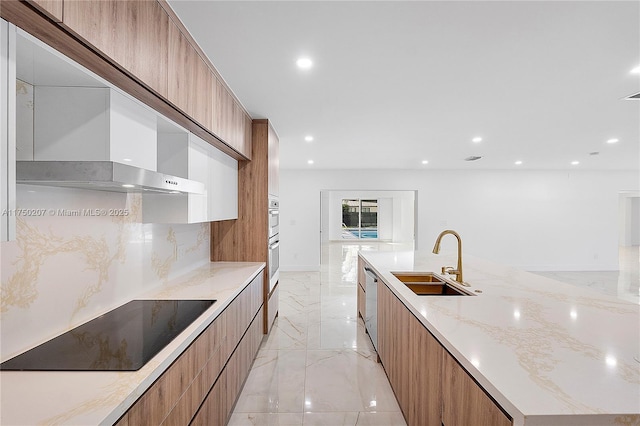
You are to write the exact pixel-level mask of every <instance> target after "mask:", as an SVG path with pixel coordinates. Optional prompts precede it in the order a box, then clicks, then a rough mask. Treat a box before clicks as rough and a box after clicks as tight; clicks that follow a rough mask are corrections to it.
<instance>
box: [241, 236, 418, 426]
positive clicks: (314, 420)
mask: <svg viewBox="0 0 640 426" xmlns="http://www.w3.org/2000/svg"><path fill="white" fill-rule="evenodd" d="M364 248H367V249H379V250H395V249H406V246H404V247H403V246H398V245H389V244H380V243H364V244H358V243H357V242H349V243H335V244H334V243H331V244H327V245H326V246H325V247H323V253H322V260H323V263H322V266H321V270H320V272H281V274H280V283H279V286H280V301H279V302H280V307H279V317H278V318H277V319H276V324H275V326H274V329H273V330H272V331H271V334H270V335H269V337H268V338H267V339H266V340H265V341H264V342H263V344H262V347H261V348H260V351H259V352H258V356H257V358H256V360H255V362H254V365H253V368H252V370H251V372H250V373H249V377H248V378H247V381H246V383H245V386H244V389H243V391H242V394H241V395H240V397H239V399H238V402H237V404H236V406H235V410H234V412H233V414H232V416H231V419H230V421H229V425H231V426H240V425H322V426H340V425H349V426H355V425H362V426H365V425H372V426H373V425H377V426H402V425H406V423H405V421H404V418H403V417H402V413H401V412H400V407H399V406H398V403H397V401H396V399H395V396H394V394H393V391H392V390H391V386H390V385H389V382H388V380H387V377H386V375H385V372H384V370H383V368H382V366H381V365H380V364H378V363H376V354H375V352H374V350H373V345H372V344H371V341H370V340H369V337H368V336H367V335H366V334H365V332H364V325H363V323H362V320H361V319H358V317H357V312H356V310H357V306H356V290H357V289H356V285H357V284H356V276H357V253H358V250H360V249H364Z"/></svg>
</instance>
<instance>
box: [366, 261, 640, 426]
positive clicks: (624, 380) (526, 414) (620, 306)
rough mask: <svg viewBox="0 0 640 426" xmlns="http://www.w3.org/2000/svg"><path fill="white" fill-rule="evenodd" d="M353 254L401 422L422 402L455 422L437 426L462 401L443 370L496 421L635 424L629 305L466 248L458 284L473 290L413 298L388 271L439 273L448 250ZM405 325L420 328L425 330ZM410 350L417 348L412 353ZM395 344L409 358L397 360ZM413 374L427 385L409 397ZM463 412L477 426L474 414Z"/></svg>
mask: <svg viewBox="0 0 640 426" xmlns="http://www.w3.org/2000/svg"><path fill="white" fill-rule="evenodd" d="M359 256H360V264H361V265H360V267H359V268H360V269H362V268H363V266H367V267H369V268H371V269H372V270H373V271H374V273H375V274H376V275H377V277H378V287H377V288H378V302H377V312H378V316H379V317H380V318H378V333H377V336H378V340H379V342H378V344H379V351H378V352H379V356H380V358H381V362H382V364H383V366H384V368H385V371H386V372H387V375H388V376H389V379H390V381H391V384H392V387H393V388H394V392H395V393H396V396H397V397H398V400H399V403H400V406H401V408H402V410H403V413H404V415H405V418H407V421H408V423H409V424H412V423H415V422H416V421H417V420H415V419H416V418H420V417H413V416H414V415H415V413H416V412H417V411H420V409H422V407H423V406H428V405H429V404H431V410H430V411H434V409H437V410H440V412H439V413H438V416H436V418H435V419H433V422H434V423H436V424H438V425H440V423H439V422H440V421H442V424H444V425H445V426H449V425H455V424H464V421H460V420H448V421H447V418H449V419H451V418H455V417H456V416H458V415H459V414H460V413H458V411H460V410H461V409H464V408H463V407H466V406H469V405H470V403H471V402H470V401H465V400H464V399H465V398H466V399H471V397H469V395H470V394H465V393H464V392H463V393H458V394H456V393H455V391H451V389H450V388H452V387H455V386H457V385H458V384H459V382H460V380H461V377H462V376H461V375H457V373H455V368H459V370H460V371H462V373H463V375H464V376H467V375H468V378H469V383H471V384H472V385H473V386H476V387H477V388H478V389H479V390H480V393H481V394H482V395H481V396H482V397H483V398H485V399H486V400H487V401H488V403H489V404H488V405H490V406H492V407H491V409H492V410H493V411H495V412H497V416H498V417H501V418H503V419H504V420H505V423H501V424H514V425H527V426H528V425H549V426H551V425H576V426H577V425H582V426H595V425H598V426H601V425H639V424H640V362H638V358H639V357H640V310H639V306H638V305H637V304H634V303H631V302H629V301H624V300H620V299H617V298H614V297H610V296H606V295H602V294H599V293H596V292H592V291H590V290H587V289H582V288H578V287H576V286H572V285H568V284H564V283H561V282H558V281H555V280H551V279H547V278H543V277H540V276H537V275H534V274H531V273H527V272H524V271H520V270H517V269H515V268H511V267H506V266H503V265H498V264H494V263H492V262H488V261H485V260H482V259H478V258H474V257H472V256H466V255H465V261H464V265H463V269H464V277H465V278H464V281H465V282H466V283H468V284H469V285H470V286H469V287H462V288H463V289H465V290H466V291H468V292H470V293H472V294H473V295H469V296H419V295H417V294H415V293H414V292H413V291H412V290H410V289H409V288H408V287H407V286H406V285H404V284H403V283H402V282H401V281H400V280H399V279H398V278H397V277H396V276H395V275H393V274H392V273H393V272H396V273H397V272H408V273H415V272H436V273H437V274H439V275H442V274H440V271H441V267H443V266H451V265H455V264H456V256H455V255H433V254H431V253H426V252H425V253H422V252H417V251H416V252H414V251H406V252H374V251H370V252H367V251H361V252H360V253H359ZM360 281H361V279H360V278H359V282H360ZM363 290H364V289H363V288H359V291H363ZM385 292H386V293H388V296H385ZM360 297H362V296H360ZM389 299H392V300H391V301H389ZM359 306H360V305H359ZM398 307H400V308H401V309H400V310H398ZM394 309H395V311H394ZM403 311H404V312H407V315H406V316H407V317H408V319H403V316H402V315H403ZM365 315H366V314H365ZM385 316H386V317H387V318H385ZM411 324H417V325H418V326H419V327H418V328H420V329H421V330H422V331H425V330H426V331H427V332H425V333H424V334H425V335H426V337H425V336H423V335H421V334H420V333H419V332H418V333H417V332H416V331H415V330H414V328H415V327H414V328H412V326H411ZM403 335H406V336H408V337H407V339H406V340H404V341H403V340H402V336H403ZM429 339H432V340H433V342H435V346H437V347H435V349H434V344H433V343H429V342H428V340H429ZM424 341H427V342H426V343H424V344H422V346H419V345H420V344H421V343H420V342H424ZM416 345H418V346H416ZM429 345H430V346H429ZM413 348H418V349H419V348H423V349H424V350H423V351H422V352H420V355H416V352H417V351H418V349H413ZM438 350H440V352H438ZM394 351H395V352H394ZM403 351H405V352H406V351H412V352H413V353H412V354H408V356H406V357H405V354H403V353H402V352H403ZM429 354H431V355H429ZM433 354H435V355H433ZM429 357H431V358H437V359H429ZM416 358H418V359H417V360H416ZM432 361H433V362H432ZM452 364H455V365H453V367H451V365H452ZM452 368H453V370H452ZM452 371H453V373H452ZM421 374H424V375H425V377H426V378H425V380H424V383H426V384H429V385H428V386H427V387H429V388H430V389H428V390H427V391H424V395H423V396H422V397H421V396H418V397H416V395H418V394H419V393H420V392H421V389H422V388H424V386H423V384H424V383H423V384H421V383H420V382H419V381H420V379H419V377H420V376H421ZM403 375H404V377H405V378H404V379H403ZM465 380H466V379H465ZM406 382H408V384H407V383H406ZM417 382H418V383H417ZM394 383H395V384H394ZM416 383H417V384H416ZM412 386H413V387H412ZM435 393H437V394H438V396H437V397H434V396H433V395H434V394H435ZM429 395H431V396H429ZM474 395H475V394H474ZM432 397H434V398H435V399H433V400H428V399H429V398H432ZM448 397H450V398H449V399H450V400H451V401H449V400H448ZM416 398H417V399H416ZM456 398H457V399H456ZM449 403H451V406H452V407H453V408H451V407H447V404H449ZM469 415H470V416H471V417H467V419H469V418H472V419H473V416H474V415H476V416H477V417H476V419H477V420H478V421H480V420H479V419H480V417H481V416H485V413H484V412H483V413H482V414H480V413H475V414H474V413H470V414H469ZM447 416H448V417H447ZM460 418H462V417H458V419H460ZM420 422H421V423H420V424H426V420H421V421H420ZM415 424H418V423H415ZM474 424H481V423H474ZM484 424H498V423H484Z"/></svg>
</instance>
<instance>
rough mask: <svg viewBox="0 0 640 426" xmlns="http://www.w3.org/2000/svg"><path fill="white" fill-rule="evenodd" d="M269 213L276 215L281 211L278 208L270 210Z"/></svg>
mask: <svg viewBox="0 0 640 426" xmlns="http://www.w3.org/2000/svg"><path fill="white" fill-rule="evenodd" d="M269 214H270V215H272V216H275V215H277V214H280V211H278V210H269Z"/></svg>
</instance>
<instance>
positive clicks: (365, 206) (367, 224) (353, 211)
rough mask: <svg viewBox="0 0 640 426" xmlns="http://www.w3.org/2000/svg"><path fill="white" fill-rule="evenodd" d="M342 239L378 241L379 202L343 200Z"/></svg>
mask: <svg viewBox="0 0 640 426" xmlns="http://www.w3.org/2000/svg"><path fill="white" fill-rule="evenodd" d="M342 239H345V240H348V239H378V200H363V199H355V200H354V199H343V200H342Z"/></svg>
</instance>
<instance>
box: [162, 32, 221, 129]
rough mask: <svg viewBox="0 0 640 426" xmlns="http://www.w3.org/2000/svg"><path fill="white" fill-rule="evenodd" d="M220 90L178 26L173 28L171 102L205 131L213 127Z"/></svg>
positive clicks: (170, 44)
mask: <svg viewBox="0 0 640 426" xmlns="http://www.w3.org/2000/svg"><path fill="white" fill-rule="evenodd" d="M215 90H216V86H215V84H214V76H213V74H212V73H211V70H210V69H209V67H208V66H207V64H206V63H205V62H204V60H203V59H202V58H201V57H200V55H199V54H198V52H197V51H196V50H195V49H194V48H193V46H192V45H191V44H190V43H189V40H188V39H187V38H186V37H185V36H184V35H183V34H182V33H181V32H180V30H179V29H178V27H177V26H176V25H175V24H174V23H170V26H169V52H168V96H169V101H171V103H173V104H174V105H175V106H177V107H178V108H180V109H181V110H182V111H184V112H185V113H187V114H188V115H189V116H190V117H191V118H193V119H195V120H196V121H197V122H198V123H200V124H201V125H202V126H203V127H205V128H207V129H211V127H212V125H213V107H214V105H213V97H214V95H215Z"/></svg>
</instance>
